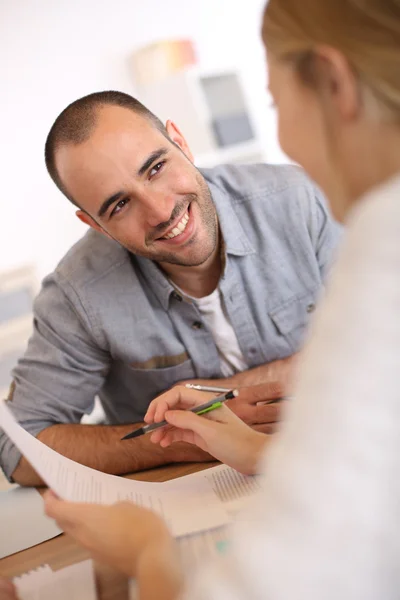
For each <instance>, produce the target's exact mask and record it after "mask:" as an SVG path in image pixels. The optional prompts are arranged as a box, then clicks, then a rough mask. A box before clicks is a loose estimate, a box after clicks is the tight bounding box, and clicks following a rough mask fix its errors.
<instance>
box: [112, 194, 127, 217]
mask: <svg viewBox="0 0 400 600" xmlns="http://www.w3.org/2000/svg"><path fill="white" fill-rule="evenodd" d="M128 202H129V198H122V200H119V202H117V204H116V205H115V206H114V208H113V209H112V211H111V214H110V218H111V217H113V216H114V215H117V214H118V213H119V212H121V210H122V209H123V208H124V206H125V205H126V204H128Z"/></svg>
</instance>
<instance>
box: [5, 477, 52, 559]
mask: <svg viewBox="0 0 400 600" xmlns="http://www.w3.org/2000/svg"><path fill="white" fill-rule="evenodd" d="M60 533H62V531H61V529H59V528H58V527H57V525H56V524H55V522H54V521H53V519H49V518H48V517H46V515H45V514H44V510H43V500H42V497H41V495H40V494H39V492H37V491H36V490H35V488H23V487H16V488H12V489H9V490H6V491H4V492H0V558H4V557H5V556H9V555H10V554H14V553H15V552H19V551H20V550H25V549H26V548H30V547H31V546H36V544H40V543H41V542H45V541H46V540H50V539H51V538H53V537H56V536H57V535H60Z"/></svg>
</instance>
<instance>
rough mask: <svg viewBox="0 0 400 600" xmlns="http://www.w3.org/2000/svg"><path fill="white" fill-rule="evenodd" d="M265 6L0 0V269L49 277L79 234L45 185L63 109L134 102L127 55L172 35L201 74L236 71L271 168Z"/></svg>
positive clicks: (274, 157)
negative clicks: (51, 137) (190, 51)
mask: <svg viewBox="0 0 400 600" xmlns="http://www.w3.org/2000/svg"><path fill="white" fill-rule="evenodd" d="M263 5H264V0H246V1H245V2H243V1H242V0H199V1H194V0H152V1H151V2H150V1H146V0H112V1H111V0H110V1H106V0H8V1H7V0H0V75H1V84H0V85H1V94H0V132H1V133H0V140H1V142H0V144H1V146H0V160H1V165H2V168H1V203H0V206H1V213H0V214H1V217H0V218H1V224H2V228H1V236H0V271H2V270H6V269H9V268H13V267H15V266H19V265H21V264H24V263H26V262H31V263H33V264H35V265H36V267H37V271H38V275H39V276H40V277H42V276H44V275H45V274H46V273H47V272H48V271H49V270H51V269H52V268H53V267H54V266H55V264H56V263H57V262H58V260H59V259H60V258H61V256H62V255H63V254H64V252H65V251H66V250H67V249H68V248H69V247H70V246H71V244H72V243H73V242H75V241H76V239H77V238H78V237H80V236H81V235H82V233H83V232H84V228H83V225H81V224H80V223H79V222H78V220H77V219H76V217H75V216H74V211H73V208H72V206H71V205H69V203H68V202H67V201H66V200H65V199H64V198H63V196H62V195H61V194H60V193H59V192H58V190H57V189H56V188H55V186H54V184H53V183H52V182H51V180H50V179H49V177H48V175H47V173H46V170H45V166H44V160H43V147H44V141H45V138H46V134H47V132H48V130H49V128H50V126H51V124H52V122H53V121H54V119H55V118H56V116H57V114H58V113H59V112H60V111H61V110H62V109H63V108H64V107H65V106H66V105H67V104H68V103H69V102H71V101H73V100H75V99H76V98H78V97H80V96H83V95H85V94H87V93H90V92H94V91H99V90H102V89H119V90H123V91H126V92H128V93H132V94H135V89H134V81H133V78H132V76H131V73H130V68H129V58H130V56H131V54H132V52H133V51H134V50H135V49H136V48H138V47H140V46H142V45H144V44H147V43H149V42H152V41H156V40H159V39H166V38H172V37H188V38H191V39H193V40H194V42H195V43H196V47H197V50H198V56H199V59H200V66H201V67H202V68H204V69H208V68H212V69H214V68H225V67H226V66H228V67H231V66H235V67H237V68H238V69H240V70H241V72H242V78H243V80H244V83H245V85H246V88H247V92H248V97H249V99H250V104H251V106H250V108H251V109H252V112H253V115H254V118H255V123H256V125H257V126H258V128H259V132H260V136H261V139H262V140H263V142H264V144H265V146H266V152H267V156H268V158H269V160H270V161H271V162H279V161H280V160H281V157H282V155H281V153H280V151H279V149H278V147H277V142H276V135H275V116H274V114H273V113H272V111H271V109H268V98H267V95H266V93H265V85H266V84H265V81H266V76H265V65H264V53H263V48H262V45H261V42H260V35H259V31H260V15H261V11H262V8H263Z"/></svg>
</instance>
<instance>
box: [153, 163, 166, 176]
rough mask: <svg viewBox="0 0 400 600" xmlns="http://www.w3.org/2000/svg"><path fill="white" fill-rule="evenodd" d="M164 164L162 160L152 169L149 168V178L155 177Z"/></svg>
mask: <svg viewBox="0 0 400 600" xmlns="http://www.w3.org/2000/svg"><path fill="white" fill-rule="evenodd" d="M164 164H165V160H162V161H161V162H159V163H157V164H156V165H154V167H151V169H150V172H149V177H154V175H156V174H157V173H158V172H159V171H160V170H161V169H162V168H163V166H164Z"/></svg>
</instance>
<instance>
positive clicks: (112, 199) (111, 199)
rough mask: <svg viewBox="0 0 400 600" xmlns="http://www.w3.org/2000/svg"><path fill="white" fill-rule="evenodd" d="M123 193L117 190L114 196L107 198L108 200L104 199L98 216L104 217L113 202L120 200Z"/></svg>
mask: <svg viewBox="0 0 400 600" xmlns="http://www.w3.org/2000/svg"><path fill="white" fill-rule="evenodd" d="M123 195H124V194H123V192H117V193H116V194H113V195H112V196H110V197H109V198H107V200H104V202H103V204H102V205H101V206H100V208H99V211H98V213H97V216H98V217H103V216H104V215H105V214H106V212H107V211H108V209H109V208H110V206H111V204H114V202H116V201H117V200H119V199H120V198H121V197H122V196H123Z"/></svg>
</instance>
